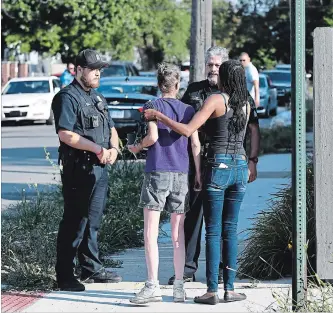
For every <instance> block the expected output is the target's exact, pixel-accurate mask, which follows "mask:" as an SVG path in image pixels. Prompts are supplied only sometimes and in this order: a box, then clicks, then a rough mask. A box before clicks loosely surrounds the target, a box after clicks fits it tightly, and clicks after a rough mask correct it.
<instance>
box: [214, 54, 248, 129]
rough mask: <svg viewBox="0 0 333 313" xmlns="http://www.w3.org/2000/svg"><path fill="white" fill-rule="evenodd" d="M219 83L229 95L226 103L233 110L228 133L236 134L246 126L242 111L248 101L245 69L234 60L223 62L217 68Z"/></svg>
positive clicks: (245, 118)
mask: <svg viewBox="0 0 333 313" xmlns="http://www.w3.org/2000/svg"><path fill="white" fill-rule="evenodd" d="M219 77H220V84H221V88H222V90H223V92H225V93H227V94H228V95H229V101H228V105H229V107H230V108H231V109H232V110H233V116H232V117H231V118H230V120H229V124H228V131H229V134H234V135H236V134H238V133H240V132H241V131H242V130H243V129H244V128H245V126H246V120H247V117H246V115H245V113H244V111H243V107H244V105H247V102H248V91H247V87H246V78H245V70H244V67H243V66H242V64H241V63H240V62H239V61H236V60H229V61H226V62H223V63H222V65H221V66H220V69H219Z"/></svg>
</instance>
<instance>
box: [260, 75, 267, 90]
mask: <svg viewBox="0 0 333 313" xmlns="http://www.w3.org/2000/svg"><path fill="white" fill-rule="evenodd" d="M259 87H260V88H265V87H266V78H265V77H259Z"/></svg>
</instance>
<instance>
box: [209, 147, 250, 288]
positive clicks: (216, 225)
mask: <svg viewBox="0 0 333 313" xmlns="http://www.w3.org/2000/svg"><path fill="white" fill-rule="evenodd" d="M247 181H248V166H247V162H246V158H245V156H243V155H225V154H215V155H214V157H212V158H208V159H207V163H206V173H205V180H204V202H203V211H204V218H205V224H206V278H207V291H208V292H217V290H218V274H219V263H220V249H221V237H222V258H223V259H222V260H221V261H222V263H223V280H224V290H234V281H235V277H236V272H235V270H236V263H237V223H238V215H239V210H240V207H241V204H242V201H243V198H244V195H245V191H246V186H247ZM221 234H222V236H221ZM228 268H230V269H228Z"/></svg>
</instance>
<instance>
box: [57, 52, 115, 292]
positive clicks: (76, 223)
mask: <svg viewBox="0 0 333 313" xmlns="http://www.w3.org/2000/svg"><path fill="white" fill-rule="evenodd" d="M107 65H108V64H107V63H106V62H103V61H102V59H101V57H100V55H99V54H98V53H97V52H96V51H94V50H91V49H86V50H83V51H81V52H80V53H79V54H78V55H77V57H76V61H75V67H76V70H75V78H74V80H73V82H72V83H70V84H69V85H68V86H66V87H65V88H63V89H62V90H61V91H59V92H58V93H57V94H56V95H55V97H54V99H53V102H52V110H53V114H54V119H55V128H56V133H57V134H58V137H59V141H60V147H59V164H60V165H61V180H62V187H63V188H62V193H63V197H64V213H63V217H62V220H61V222H60V225H59V231H58V238H57V261H56V266H55V270H56V279H57V284H58V288H60V289H61V290H65V291H84V290H85V286H84V285H83V284H82V283H93V282H103V283H110V282H119V281H121V277H120V276H118V275H117V274H116V273H114V272H109V271H106V270H105V268H104V267H103V265H102V262H101V261H100V259H99V251H98V244H97V233H98V230H99V227H100V224H101V220H102V215H103V211H104V209H105V205H106V197H107V187H108V170H107V164H113V163H114V162H115V161H116V159H117V156H118V152H119V146H118V134H117V131H116V129H115V127H114V123H113V121H112V119H111V117H110V115H109V112H108V106H107V102H106V100H105V98H104V97H103V96H102V95H101V94H100V93H98V92H97V91H96V90H94V88H97V87H98V86H99V81H100V74H101V71H102V69H103V68H104V67H105V66H107ZM76 255H77V257H78V263H79V265H80V268H81V276H80V280H81V282H80V281H79V280H78V279H77V277H76V276H75V275H74V264H75V262H74V261H75V258H76Z"/></svg>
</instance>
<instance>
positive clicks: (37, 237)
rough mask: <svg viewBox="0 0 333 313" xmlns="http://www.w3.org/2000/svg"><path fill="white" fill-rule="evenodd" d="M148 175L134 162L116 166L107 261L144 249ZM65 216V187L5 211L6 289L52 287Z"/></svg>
mask: <svg viewBox="0 0 333 313" xmlns="http://www.w3.org/2000/svg"><path fill="white" fill-rule="evenodd" d="M142 173H143V165H142V164H140V163H137V162H134V161H122V162H118V163H117V165H115V166H112V167H110V173H109V174H110V177H109V191H108V194H109V199H108V201H107V207H106V211H105V214H104V217H103V220H102V225H101V229H100V234H99V247H100V252H101V258H103V257H106V256H109V255H110V254H111V253H112V252H115V251H118V250H121V249H124V248H129V247H137V246H141V245H142V244H143V213H142V210H141V209H138V206H137V205H138V201H139V197H140V189H141V183H142ZM62 212H63V199H62V195H61V186H57V187H56V188H55V190H54V191H53V192H49V193H37V195H36V197H34V198H33V199H32V200H31V201H26V200H22V201H20V202H19V203H18V204H16V205H13V206H11V207H10V208H8V209H7V210H6V211H4V212H2V221H1V226H2V233H1V241H2V245H1V254H2V260H1V264H2V279H3V282H4V283H5V284H7V285H10V286H11V287H12V288H13V289H14V288H16V289H43V290H45V289H50V288H52V286H53V283H54V279H55V272H54V265H55V259H56V238H57V233H58V226H59V222H60V220H61V217H62ZM164 217H165V215H164ZM162 221H163V219H162Z"/></svg>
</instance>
